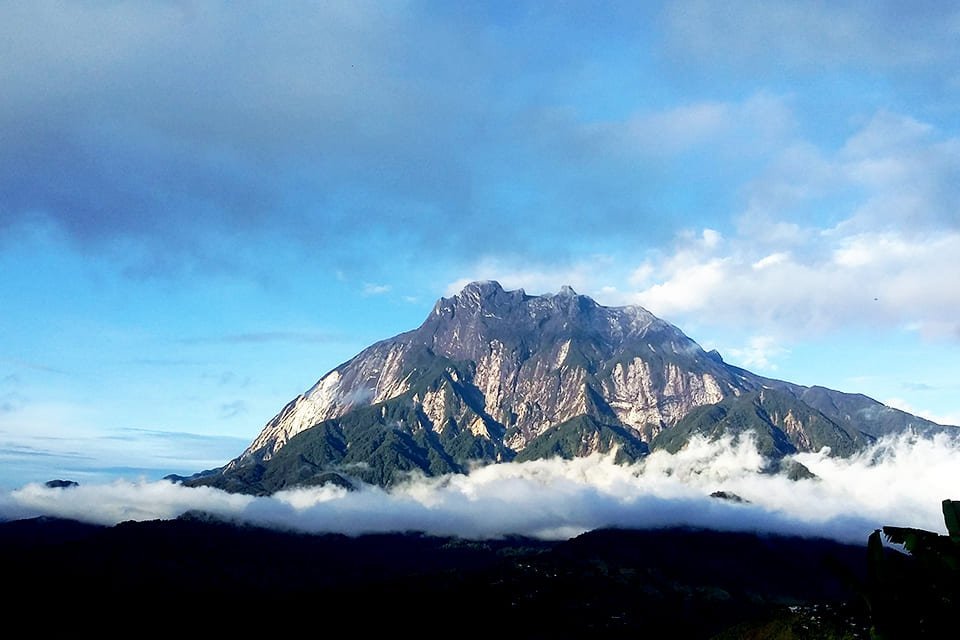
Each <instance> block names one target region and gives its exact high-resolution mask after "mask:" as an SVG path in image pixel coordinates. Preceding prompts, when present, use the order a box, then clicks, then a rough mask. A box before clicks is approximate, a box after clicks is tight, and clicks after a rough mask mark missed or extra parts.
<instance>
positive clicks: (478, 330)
mask: <svg viewBox="0 0 960 640" xmlns="http://www.w3.org/2000/svg"><path fill="white" fill-rule="evenodd" d="M943 428H944V427H942V426H940V425H937V424H935V423H933V422H930V421H928V420H924V419H922V418H919V417H917V416H913V415H910V414H908V413H905V412H903V411H899V410H897V409H893V408H890V407H887V406H885V405H883V404H881V403H879V402H877V401H875V400H873V399H871V398H868V397H866V396H863V395H858V394H849V393H842V392H839V391H834V390H830V389H826V388H823V387H805V386H801V385H797V384H792V383H789V382H785V381H781V380H774V379H771V378H765V377H762V376H758V375H756V374H753V373H751V372H749V371H747V370H745V369H741V368H738V367H734V366H731V365H729V364H727V363H725V362H724V361H723V359H722V357H721V356H720V354H718V353H717V352H716V351H711V352H706V351H704V350H703V349H702V348H701V347H700V346H699V345H698V344H697V343H696V342H694V341H693V340H691V339H690V338H688V337H687V336H686V335H684V334H683V332H682V331H680V329H678V328H677V327H675V326H673V325H671V324H669V323H667V322H665V321H663V320H661V319H659V318H657V317H655V316H654V315H653V314H651V313H650V312H649V311H647V310H646V309H643V308H641V307H639V306H626V307H606V306H603V305H600V304H597V303H596V302H595V301H594V300H592V299H591V298H589V297H587V296H583V295H579V294H577V293H576V292H575V291H574V290H573V289H571V288H570V287H563V288H562V289H561V290H560V291H559V292H558V293H556V294H551V295H543V296H530V295H527V294H526V293H525V292H524V291H523V290H522V289H520V290H516V291H506V290H504V289H503V288H502V287H501V286H500V285H499V284H498V283H497V282H493V281H483V282H473V283H470V284H468V285H467V286H465V287H464V288H463V289H462V290H461V291H460V292H459V293H457V294H456V295H454V296H452V297H449V298H441V299H440V300H439V301H437V303H436V304H435V305H434V307H433V310H432V311H431V312H430V315H429V316H428V317H427V318H426V320H424V322H423V323H422V324H421V325H420V326H419V327H417V328H416V329H414V330H412V331H408V332H406V333H402V334H400V335H397V336H394V337H393V338H389V339H387V340H383V341H380V342H377V343H375V344H373V345H371V346H370V347H368V348H366V349H364V350H363V351H361V352H360V353H359V354H357V355H356V356H355V357H354V358H352V359H350V360H348V361H347V362H345V363H343V364H341V365H340V366H338V367H337V368H335V369H333V370H332V371H330V372H329V373H327V374H326V375H324V376H323V377H322V378H320V379H319V380H318V381H317V383H316V384H315V385H314V386H313V387H311V388H310V389H309V390H307V391H306V392H305V393H303V394H301V395H299V396H297V397H296V398H294V399H293V400H291V401H290V402H289V403H288V404H287V405H286V406H285V407H283V409H281V410H280V412H279V413H278V414H277V415H276V416H275V417H274V418H273V419H271V420H270V421H269V422H268V423H267V424H266V426H264V428H263V430H262V431H261V433H260V435H259V436H257V438H256V439H255V440H254V441H253V442H252V443H251V444H250V446H249V447H247V449H246V450H245V451H244V452H243V453H242V454H241V455H240V456H238V457H237V458H235V459H234V460H232V461H230V462H229V463H228V464H226V465H225V466H224V467H222V468H220V469H216V470H213V471H209V472H204V473H201V474H197V475H196V476H194V477H191V478H188V479H185V480H184V482H185V483H186V484H189V485H193V486H200V485H209V486H216V487H220V488H222V489H225V490H228V491H235V492H245V493H255V494H269V493H272V492H274V491H277V490H280V489H284V488H288V487H291V486H297V485H308V484H325V483H327V482H334V483H338V484H341V485H344V486H351V485H352V483H353V481H354V480H360V481H363V482H369V483H375V484H379V485H383V486H389V485H391V484H393V483H395V482H398V481H400V480H402V479H403V478H404V477H406V476H407V475H408V474H410V473H422V474H425V475H428V476H431V475H440V474H446V473H460V472H465V471H467V470H469V469H470V468H471V467H473V466H476V465H483V464H490V463H498V462H507V461H513V460H516V461H523V460H532V459H537V458H545V457H551V456H562V457H565V458H572V457H576V456H585V455H589V454H591V453H594V452H597V451H599V452H610V451H612V450H616V459H617V460H618V461H621V462H626V461H631V460H636V459H638V458H641V457H642V456H644V455H646V454H648V453H649V452H650V451H651V449H656V448H664V449H667V450H670V451H675V450H677V449H679V448H680V447H682V446H683V444H684V443H686V442H687V441H688V440H689V438H690V437H691V436H693V435H695V434H702V435H705V436H708V437H717V436H720V435H722V434H725V433H729V434H734V435H738V434H741V433H744V432H747V431H751V432H753V433H755V434H756V436H757V441H758V444H759V446H760V449H761V451H762V452H763V453H765V454H767V455H768V456H769V457H770V458H771V459H772V460H776V459H779V458H782V457H783V456H785V455H788V454H791V453H795V452H797V451H817V450H820V449H821V448H822V447H830V450H831V452H832V453H833V454H835V455H844V456H845V455H850V454H851V453H853V452H855V451H858V450H860V449H862V448H863V447H864V446H866V445H868V444H869V443H870V442H873V441H874V440H875V439H876V438H878V437H880V436H882V435H885V434H888V433H891V432H898V431H902V430H905V429H915V430H918V431H928V432H929V431H933V430H938V429H943Z"/></svg>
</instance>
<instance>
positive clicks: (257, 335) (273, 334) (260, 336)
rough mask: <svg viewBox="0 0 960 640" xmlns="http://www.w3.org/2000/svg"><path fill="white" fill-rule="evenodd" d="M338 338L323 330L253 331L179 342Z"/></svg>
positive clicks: (332, 340) (324, 340)
mask: <svg viewBox="0 0 960 640" xmlns="http://www.w3.org/2000/svg"><path fill="white" fill-rule="evenodd" d="M339 339H340V338H339V337H338V336H336V335H334V334H332V333H327V332H324V331H253V332H250V333H234V334H229V335H222V336H208V337H198V338H183V339H181V340H180V343H181V344H188V345H195V344H238V345H239V344H268V343H271V342H290V343H302V344H313V343H326V342H336V341H337V340H339Z"/></svg>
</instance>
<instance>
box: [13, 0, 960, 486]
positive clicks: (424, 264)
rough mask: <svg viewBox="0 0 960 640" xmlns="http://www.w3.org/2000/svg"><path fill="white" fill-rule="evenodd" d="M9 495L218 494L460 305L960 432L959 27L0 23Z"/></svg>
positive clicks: (650, 16) (867, 9)
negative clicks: (334, 393)
mask: <svg viewBox="0 0 960 640" xmlns="http://www.w3.org/2000/svg"><path fill="white" fill-rule="evenodd" d="M0 86H2V87H3V90H2V93H0V305H2V309H3V313H2V314H0V466H2V469H3V470H2V471H0V484H2V485H3V486H18V485H20V484H22V483H24V482H30V481H36V480H47V479H50V478H51V477H70V478H73V479H77V480H79V481H81V482H83V481H92V480H103V479H108V478H113V477H118V476H123V477H146V478H159V477H161V476H163V475H165V474H167V473H171V472H176V473H192V472H194V471H198V470H200V469H205V468H209V467H212V466H218V465H220V464H223V463H224V462H226V461H227V460H229V459H230V458H232V457H234V456H235V455H237V454H238V453H240V451H242V450H243V448H244V447H245V446H246V445H247V444H248V443H249V442H250V441H251V440H252V439H253V438H254V437H255V436H256V434H257V433H258V432H259V430H260V429H261V427H262V426H263V424H264V423H265V422H266V421H267V420H268V419H269V418H271V417H272V416H273V415H274V414H275V413H276V412H277V411H278V410H279V409H280V408H281V407H282V406H283V405H284V404H285V403H286V402H287V401H288V400H290V399H291V398H292V397H294V396H295V395H297V394H298V393H300V392H302V391H304V390H305V389H307V388H308V387H309V386H311V385H312V383H313V382H314V381H315V380H316V379H318V378H319V377H320V376H321V375H323V374H324V373H326V372H327V371H329V370H330V369H332V368H333V367H335V366H337V365H338V364H340V363H341V362H343V361H345V360H347V359H349V358H350V357H352V356H353V355H354V354H356V353H357V352H358V351H359V350H361V349H362V348H363V347H365V346H366V345H368V344H370V343H371V342H373V341H375V340H379V339H382V338H387V337H390V336H392V335H395V334H397V333H399V332H401V331H405V330H408V329H411V328H414V327H415V326H417V325H418V324H419V323H420V322H421V321H422V320H423V318H424V317H426V315H427V313H428V312H429V310H430V308H431V307H432V305H433V302H434V301H435V300H436V299H437V298H438V297H440V296H442V295H448V294H450V293H451V292H453V291H456V290H457V289H458V288H459V287H460V286H462V284H464V283H466V282H468V281H470V280H475V279H497V280H499V281H500V282H501V283H502V284H503V285H504V286H505V287H507V288H519V287H523V288H525V289H526V290H527V292H528V293H548V292H554V291H557V290H559V288H560V287H561V286H562V285H564V284H569V285H572V286H573V287H574V288H575V289H576V290H577V291H578V292H580V293H584V294H588V295H591V296H593V297H594V298H595V299H596V300H597V301H599V302H600V303H602V304H607V305H622V304H641V305H643V306H644V307H646V308H648V309H649V310H651V311H652V312H654V313H655V314H657V315H659V316H660V317H662V318H664V319H666V320H668V321H670V322H672V323H674V324H676V325H677V326H679V327H680V328H681V329H682V330H684V331H685V332H686V333H687V334H688V335H689V336H690V337H692V338H693V339H695V340H696V341H698V342H699V343H700V344H701V345H702V346H704V347H705V348H708V349H710V348H716V349H718V350H719V351H720V352H721V354H723V356H724V358H725V359H726V360H727V361H729V362H732V363H734V364H738V365H741V366H744V367H746V368H749V369H751V370H753V371H755V372H757V373H761V374H764V375H768V376H772V377H777V378H781V379H785V380H790V381H793V382H797V383H801V384H821V385H825V386H829V387H832V388H835V389H839V390H843V391H850V392H859V393H865V394H867V395H870V396H871V397H874V398H876V399H878V400H880V401H883V402H887V403H889V404H892V405H895V406H898V407H901V408H904V409H907V410H909V411H912V412H915V413H919V414H921V415H924V416H927V417H930V418H932V419H935V420H938V421H941V422H947V423H951V424H958V423H960V401H958V400H957V398H958V397H960V393H958V392H960V373H958V369H957V366H956V363H957V362H958V361H960V323H958V320H957V314H956V309H958V308H960V286H958V284H957V283H960V261H958V260H957V259H956V256H957V255H960V100H958V95H960V9H958V8H957V6H956V4H955V3H952V2H831V3H810V2H760V1H757V2H750V1H744V2H700V1H686V0H678V1H674V2H668V3H662V4H661V3H655V2H649V3H638V2H624V3H618V2H610V3H603V4H602V6H598V3H587V2H583V3H578V2H566V3H560V2H543V3H530V2H504V3H499V2H489V3H474V4H472V5H468V6H457V4H456V3H448V2H369V3H368V2H362V1H351V2H342V3H341V2H327V3H299V2H290V3H283V4H282V5H281V4H277V3H254V2H249V3H228V2H222V3H221V2H212V1H210V2H188V1H182V2H110V3H106V2H90V3H59V2H32V3H13V2H9V3H8V2H4V3H0Z"/></svg>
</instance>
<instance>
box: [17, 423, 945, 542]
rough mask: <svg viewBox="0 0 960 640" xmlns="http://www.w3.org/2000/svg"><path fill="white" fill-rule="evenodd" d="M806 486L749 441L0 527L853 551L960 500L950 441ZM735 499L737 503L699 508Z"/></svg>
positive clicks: (65, 503) (860, 460) (211, 496)
mask: <svg viewBox="0 0 960 640" xmlns="http://www.w3.org/2000/svg"><path fill="white" fill-rule="evenodd" d="M793 457H794V459H796V460H797V461H798V462H800V463H802V464H804V465H805V466H806V467H807V468H809V469H810V470H811V471H812V472H813V473H814V474H816V478H815V479H804V480H790V479H788V478H786V477H784V476H783V475H772V474H769V473H764V472H763V469H764V467H765V464H766V462H767V461H766V460H764V458H763V457H762V456H761V455H760V454H759V453H758V452H757V449H756V446H755V444H754V442H753V441H752V439H750V438H741V439H738V440H734V439H730V438H726V439H721V440H719V441H712V442H711V441H707V440H705V439H694V440H693V441H691V442H690V444H689V446H687V447H686V448H685V449H683V450H681V451H679V452H677V453H675V454H670V453H666V452H663V451H657V452H655V453H653V454H651V455H650V456H648V457H646V458H645V459H643V460H642V461H640V462H638V463H636V464H631V465H618V464H615V463H614V462H613V457H612V455H598V454H597V455H592V456H590V457H586V458H579V459H575V460H562V459H551V460H537V461H533V462H524V463H509V464H497V465H489V466H484V467H481V468H478V469H476V470H474V471H472V472H471V473H469V474H466V475H448V476H442V477H437V478H423V477H420V478H411V479H410V480H409V481H407V482H405V483H403V484H401V485H399V486H395V487H393V488H391V489H389V490H387V489H382V488H379V487H373V486H364V487H361V488H360V489H359V490H356V491H347V490H345V489H342V488H339V487H334V486H324V487H311V488H300V489H293V490H288V491H282V492H279V493H276V494H274V495H272V496H269V497H254V496H248V495H239V494H230V493H226V492H223V491H220V490H217V489H212V488H188V487H184V486H182V485H179V484H175V483H172V482H169V481H166V480H164V481H139V482H135V481H127V480H118V481H114V482H111V483H108V484H100V485H95V484H90V485H81V486H75V487H69V488H49V487H46V486H45V485H43V484H28V485H25V486H23V487H20V488H18V489H16V490H14V491H10V492H7V493H5V494H2V495H0V519H14V518H26V517H34V516H56V517H64V518H73V519H78V520H82V521H87V522H94V523H99V524H107V525H112V524H116V523H118V522H122V521H127V520H153V519H169V518H176V517H177V516H179V515H181V514H183V513H185V512H187V511H203V512H207V513H209V514H212V515H215V516H218V517H222V518H226V519H231V520H236V521H241V522H247V523H251V524H257V525H264V526H270V527H281V528H285V529H292V530H297V531H305V532H318V533H320V532H337V533H345V534H350V535H356V534H363V533H372V532H389V531H421V532H425V533H429V534H437V535H455V536H462V537H468V538H489V537H500V536H505V535H512V534H516V535H529V536H536V537H541V538H551V539H563V538H569V537H573V536H576V535H578V534H580V533H582V532H585V531H588V530H591V529H596V528H601V527H633V528H651V527H667V526H692V527H705V528H711V529H717V530H727V531H754V532H770V533H781V534H795V535H802V536H813V537H828V538H832V539H836V540H840V541H844V542H853V543H862V542H864V541H865V540H866V538H867V536H868V535H869V534H870V532H871V531H873V530H874V529H877V528H879V527H882V526H884V525H895V526H909V527H918V528H923V529H928V530H931V531H938V532H944V531H945V529H944V525H943V517H942V512H941V502H942V500H943V499H945V498H950V499H960V470H958V467H957V460H960V437H957V436H956V435H954V434H939V435H936V436H934V437H919V436H916V435H913V434H903V435H900V436H897V437H891V438H886V439H883V440H881V441H878V442H877V443H876V444H875V445H873V446H871V447H870V448H869V449H867V450H866V451H864V452H862V453H861V454H859V455H856V456H854V457H852V458H846V459H844V458H836V457H832V456H830V455H829V452H828V451H822V452H820V453H802V454H797V455H796V456H793ZM718 491H723V492H726V494H727V495H730V494H735V495H736V496H738V497H740V498H742V500H743V501H742V502H738V501H735V500H730V499H721V498H717V497H711V494H712V493H714V492H718Z"/></svg>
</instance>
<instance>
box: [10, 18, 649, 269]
mask: <svg viewBox="0 0 960 640" xmlns="http://www.w3.org/2000/svg"><path fill="white" fill-rule="evenodd" d="M619 11H620V10H619V9H617V10H611V12H610V13H609V15H607V14H599V15H593V13H594V12H592V11H587V9H586V8H585V7H579V8H577V7H574V8H573V9H571V10H570V11H569V12H567V11H562V12H558V14H557V15H556V16H551V15H549V14H550V13H552V12H544V11H543V10H540V11H533V10H532V9H531V10H529V11H528V10H526V9H525V10H518V11H516V12H515V13H511V14H510V21H509V22H507V21H504V20H503V19H502V18H503V16H502V15H501V14H502V13H503V12H509V10H508V9H506V8H496V9H490V10H489V11H488V12H485V15H476V14H474V15H470V12H469V11H464V12H459V11H445V10H443V9H442V8H438V7H435V6H430V5H429V4H426V5H419V4H417V3H414V4H413V5H412V6H403V7H401V6H400V5H393V4H384V3H366V2H351V3H343V4H339V3H323V4H315V3H292V4H288V5H286V6H284V7H283V8H282V9H281V8H278V7H273V6H272V5H269V4H263V5H247V6H245V7H244V8H243V10H238V9H237V8H236V6H235V5H233V4H231V3H218V2H213V3H178V4H161V3H156V4H153V3H148V4H141V3H114V4H79V5H78V4H69V3H66V4H61V3H30V4H21V5H6V6H4V8H3V9H2V10H0V12H2V15H0V17H2V18H3V19H2V20H0V25H2V26H0V38H2V40H3V42H4V43H5V45H4V47H5V52H4V55H3V56H0V82H2V84H3V86H4V96H5V98H4V101H3V105H2V106H0V137H2V138H3V140H4V144H3V145H2V147H0V236H2V234H3V233H4V232H6V233H7V234H10V233H13V232H15V230H17V229H19V228H20V227H22V225H25V224H37V223H46V224H49V225H52V226H53V228H55V229H57V230H58V231H59V232H61V233H63V234H65V235H66V237H68V238H69V239H70V240H71V241H73V242H75V243H76V245H77V246H79V247H81V248H82V249H84V250H87V251H97V252H101V251H107V252H115V253H118V254H122V255H123V256H124V259H125V260H126V261H127V262H129V263H130V265H129V272H130V273H131V274H133V275H143V276H152V275H157V274H163V273H168V272H171V271H184V270H187V271H189V270H190V269H191V268H192V266H195V265H196V264H202V265H203V266H204V268H206V269H209V268H211V267H212V268H219V269H223V270H233V269H236V268H238V267H241V268H251V265H250V263H251V262H253V263H256V262H258V261H259V260H261V259H262V254H263V253H264V252H266V251H272V250H274V249H275V248H276V247H279V246H285V248H286V249H288V250H290V249H291V248H292V249H294V250H297V251H304V250H305V249H309V250H310V251H311V253H312V255H313V256H314V259H315V260H325V259H330V258H331V257H332V256H334V255H340V254H350V253H351V252H355V251H356V249H357V248H358V247H369V246H370V245H373V246H376V245H377V243H384V244H388V245H393V246H395V245H396V244H397V243H400V244H402V245H405V246H414V247H424V246H428V245H429V246H430V247H431V248H432V249H434V250H438V251H443V250H448V251H458V250H461V249H463V248H465V247H467V246H470V247H473V248H475V247H476V246H477V245H481V246H485V247H488V248H490V249H491V250H501V249H503V248H504V247H510V248H513V249H517V250H519V249H527V250H530V251H544V252H549V251H553V252H555V251H557V250H558V249H563V248H565V247H566V246H567V245H568V244H570V243H571V242H572V240H571V239H578V238H582V237H583V236H584V234H586V235H587V236H590V235H591V234H593V233H599V232H602V231H604V230H607V231H609V230H610V229H612V228H619V227H620V226H622V224H623V223H624V221H631V222H634V223H635V224H638V225H641V226H645V227H646V228H647V232H648V233H649V232H651V231H652V230H655V229H656V228H657V227H658V226H659V220H658V218H657V217H656V216H653V215H652V214H651V212H650V211H649V208H648V207H647V208H645V207H644V206H643V201H642V198H638V196H637V194H638V193H640V190H638V189H637V176H638V174H639V173H642V172H638V168H640V167H638V165H637V164H636V163H635V161H634V159H632V158H625V159H624V158H620V159H616V158H615V159H613V160H612V161H611V160H609V159H606V158H605V155H604V153H603V151H602V150H591V149H589V148H584V147H582V146H577V145H573V146H571V144H572V142H573V141H572V140H570V139H569V138H568V137H565V136H564V134H563V132H562V131H554V130H553V129H552V123H553V118H552V116H551V115H550V114H551V110H550V107H551V105H553V104H558V105H559V106H565V104H566V103H567V102H569V101H570V100H571V99H576V95H575V94H576V92H577V91H578V89H576V88H575V86H574V83H572V82H571V80H572V78H574V77H580V78H581V79H583V78H584V77H586V76H585V75H584V70H585V68H586V67H585V60H584V56H587V57H590V56H591V55H596V54H591V51H595V50H601V51H602V50H603V47H596V46H595V45H598V43H605V44H604V45H603V46H612V45H616V44H617V43H618V42H619V43H623V42H626V41H628V36H629V34H630V33H631V29H630V28H624V27H623V25H621V24H619V23H618V20H617V18H623V17H624V16H622V15H619V13H618V12H619ZM634 18H636V16H634ZM583 19H589V20H590V22H591V24H592V25H594V26H595V27H596V29H595V30H591V31H588V32H586V33H585V34H581V35H579V36H577V37H571V36H572V35H574V34H575V33H580V32H579V31H578V29H579V28H580V27H581V26H582V20H583ZM596 62H598V63H599V62H600V61H599V60H598V61H596ZM545 107H547V108H546V109H545ZM558 148H562V151H561V152H560V153H556V151H557V149H558ZM574 213H577V214H579V215H580V216H581V217H580V218H578V217H577V216H574V215H570V214H574ZM565 214H566V215H565ZM584 216H589V217H591V224H590V225H588V226H583V225H582V224H580V223H579V222H578V221H577V220H578V219H580V220H582V217H584ZM638 216H639V218H640V219H639V220H638V219H637V217H638ZM506 221H509V224H504V223H505V222H506ZM549 231H553V232H560V233H561V234H564V232H565V239H563V241H562V242H561V241H558V240H555V239H554V240H549V241H548V240H547V239H546V238H548V237H551V234H550V233H548V232H549ZM251 246H252V247H256V249H254V250H245V249H243V247H251Z"/></svg>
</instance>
